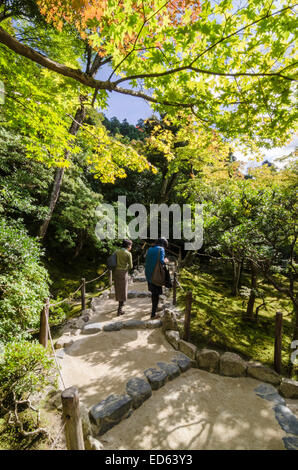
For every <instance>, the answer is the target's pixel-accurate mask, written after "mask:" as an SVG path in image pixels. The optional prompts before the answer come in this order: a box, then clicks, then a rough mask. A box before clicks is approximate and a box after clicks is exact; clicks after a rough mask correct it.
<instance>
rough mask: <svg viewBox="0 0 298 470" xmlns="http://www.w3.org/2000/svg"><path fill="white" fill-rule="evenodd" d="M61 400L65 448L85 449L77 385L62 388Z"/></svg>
mask: <svg viewBox="0 0 298 470" xmlns="http://www.w3.org/2000/svg"><path fill="white" fill-rule="evenodd" d="M61 401H62V411H63V420H64V422H65V437H66V446H67V449H68V450H85V447H84V438H83V429H82V420H81V415H80V400H79V392H78V389H77V387H69V388H67V389H66V390H64V391H63V392H62V393H61Z"/></svg>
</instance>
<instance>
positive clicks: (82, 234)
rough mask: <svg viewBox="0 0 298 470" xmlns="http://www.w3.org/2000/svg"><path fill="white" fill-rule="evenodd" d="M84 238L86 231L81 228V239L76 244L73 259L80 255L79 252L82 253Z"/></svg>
mask: <svg viewBox="0 0 298 470" xmlns="http://www.w3.org/2000/svg"><path fill="white" fill-rule="evenodd" d="M84 238H85V231H84V230H81V231H80V234H79V241H78V244H77V246H76V251H75V254H74V257H73V259H76V258H77V257H78V256H79V254H80V253H81V251H82V248H83V246H84Z"/></svg>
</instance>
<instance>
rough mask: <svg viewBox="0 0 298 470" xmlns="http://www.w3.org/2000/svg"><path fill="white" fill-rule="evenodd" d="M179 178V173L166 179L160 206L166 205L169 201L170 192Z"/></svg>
mask: <svg viewBox="0 0 298 470" xmlns="http://www.w3.org/2000/svg"><path fill="white" fill-rule="evenodd" d="M177 176H178V174H177V173H173V174H172V175H171V177H170V178H168V177H167V176H165V177H164V179H163V181H162V185H161V190H160V197H159V204H161V203H166V202H167V201H168V199H169V194H170V191H171V189H172V188H173V186H174V184H175V181H176V179H177Z"/></svg>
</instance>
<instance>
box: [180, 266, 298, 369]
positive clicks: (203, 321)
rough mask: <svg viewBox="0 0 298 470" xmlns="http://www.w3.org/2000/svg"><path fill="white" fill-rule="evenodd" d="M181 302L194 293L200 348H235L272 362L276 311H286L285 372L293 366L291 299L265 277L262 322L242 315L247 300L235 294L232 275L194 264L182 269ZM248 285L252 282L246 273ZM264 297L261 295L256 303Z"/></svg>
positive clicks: (194, 333) (193, 336)
mask: <svg viewBox="0 0 298 470" xmlns="http://www.w3.org/2000/svg"><path fill="white" fill-rule="evenodd" d="M180 283H181V285H182V287H183V288H184V291H182V290H181V289H179V290H178V303H179V305H180V306H181V307H183V306H184V304H185V294H186V291H187V290H191V291H192V294H193V303H192V317H191V333H190V341H191V342H192V343H194V344H196V345H197V346H198V347H199V348H203V347H211V346H212V347H213V348H215V349H218V350H220V351H234V352H237V353H240V354H241V355H242V356H243V357H244V358H246V359H255V360H258V361H261V362H262V363H264V364H267V365H270V366H272V364H273V357H274V336H275V314H276V312H277V311H281V312H282V313H283V338H282V365H283V370H282V373H284V374H287V373H288V372H289V368H290V361H289V358H290V354H291V352H292V350H291V347H290V345H291V341H292V335H293V314H292V306H291V302H290V301H289V300H288V299H287V298H286V297H283V296H281V294H279V293H277V292H276V290H275V289H274V288H273V287H272V286H269V285H268V284H266V283H265V282H264V281H261V282H260V284H261V287H262V289H263V290H264V291H265V295H266V308H264V307H263V308H261V309H260V311H259V320H258V322H257V323H256V322H249V321H244V320H243V319H242V314H243V312H245V311H246V306H247V301H246V300H245V299H244V298H243V297H240V296H239V297H233V296H232V295H231V278H230V277H229V275H223V274H219V273H212V274H211V273H207V272H203V271H202V268H201V267H200V268H198V267H192V268H188V269H184V270H183V271H182V272H181V276H180ZM244 285H246V286H247V287H248V286H249V282H248V278H247V279H246V278H245V275H244ZM262 302H263V301H262V300H261V299H257V301H256V305H255V307H257V306H258V305H260V304H261V303H262Z"/></svg>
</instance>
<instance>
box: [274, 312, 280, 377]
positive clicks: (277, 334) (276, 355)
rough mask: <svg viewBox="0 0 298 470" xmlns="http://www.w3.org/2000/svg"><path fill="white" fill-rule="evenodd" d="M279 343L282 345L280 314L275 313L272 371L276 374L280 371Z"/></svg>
mask: <svg viewBox="0 0 298 470" xmlns="http://www.w3.org/2000/svg"><path fill="white" fill-rule="evenodd" d="M281 343H282V313H281V312H276V317H275V342H274V369H275V370H276V372H277V373H278V374H280V371H281Z"/></svg>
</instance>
